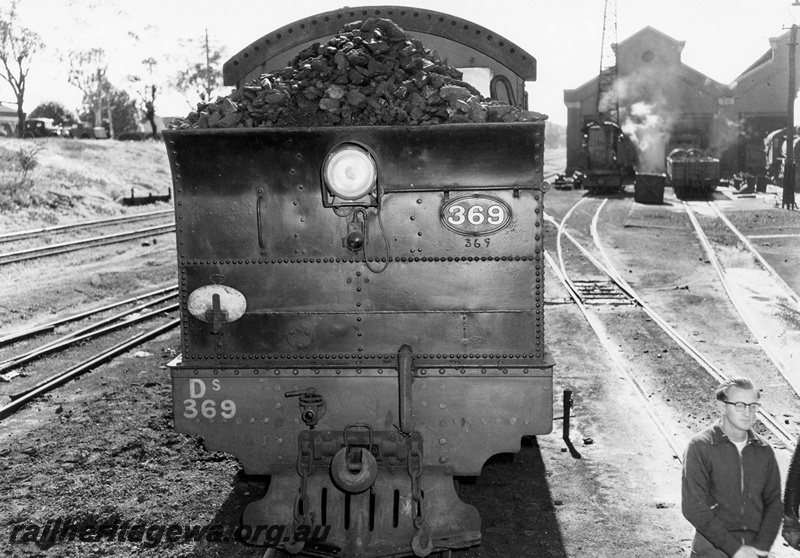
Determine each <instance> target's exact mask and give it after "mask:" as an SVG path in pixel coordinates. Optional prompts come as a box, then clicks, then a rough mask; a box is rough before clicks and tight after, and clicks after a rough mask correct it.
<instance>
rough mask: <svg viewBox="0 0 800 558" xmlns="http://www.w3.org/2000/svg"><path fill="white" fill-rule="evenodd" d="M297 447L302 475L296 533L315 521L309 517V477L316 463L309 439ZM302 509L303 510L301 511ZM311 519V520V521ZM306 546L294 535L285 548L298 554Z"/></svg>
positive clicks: (298, 472)
mask: <svg viewBox="0 0 800 558" xmlns="http://www.w3.org/2000/svg"><path fill="white" fill-rule="evenodd" d="M299 446H300V447H299V448H298V449H297V474H298V475H300V490H299V491H298V492H297V496H296V497H295V499H294V509H293V510H292V514H293V517H294V533H297V528H298V527H300V526H301V525H308V524H310V523H312V522H313V521H314V519H313V517H312V518H309V517H308V516H309V511H308V510H309V506H308V477H309V475H310V474H311V470H312V467H313V465H314V456H313V455H312V453H311V444H310V442H309V441H308V440H302V441H301V442H300V444H299ZM301 510H302V511H301ZM309 519H310V521H309ZM303 546H305V541H297V540H295V538H294V534H293V536H292V540H291V541H290V542H287V543H285V544H284V548H285V549H286V551H287V552H288V553H289V554H297V553H298V552H300V551H301V550H302V549H303Z"/></svg>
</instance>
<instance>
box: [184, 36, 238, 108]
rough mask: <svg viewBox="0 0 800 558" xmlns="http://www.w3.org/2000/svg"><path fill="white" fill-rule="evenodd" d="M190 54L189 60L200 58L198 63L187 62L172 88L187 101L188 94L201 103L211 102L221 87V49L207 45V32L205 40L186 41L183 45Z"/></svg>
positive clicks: (222, 52)
mask: <svg viewBox="0 0 800 558" xmlns="http://www.w3.org/2000/svg"><path fill="white" fill-rule="evenodd" d="M184 46H185V47H186V48H187V50H188V51H190V52H191V54H190V58H189V59H190V60H197V58H202V60H201V61H200V62H187V64H186V66H187V68H186V69H185V70H182V71H180V72H178V74H177V75H176V76H175V79H174V80H173V82H172V86H173V87H174V88H175V89H177V90H178V91H180V92H181V93H183V95H184V96H185V97H186V99H187V101H189V103H190V104H193V103H192V102H191V101H190V100H189V94H190V93H191V94H195V95H197V97H198V98H199V99H200V101H202V102H209V101H211V95H212V94H213V93H214V91H215V90H216V89H219V88H220V87H221V86H222V69H221V68H220V62H221V60H222V58H223V57H224V56H225V54H224V50H223V49H217V48H215V47H212V46H210V45H209V42H208V30H206V34H205V38H204V39H200V40H199V41H198V40H196V39H193V40H190V41H188V42H187V43H186V44H185V45H184Z"/></svg>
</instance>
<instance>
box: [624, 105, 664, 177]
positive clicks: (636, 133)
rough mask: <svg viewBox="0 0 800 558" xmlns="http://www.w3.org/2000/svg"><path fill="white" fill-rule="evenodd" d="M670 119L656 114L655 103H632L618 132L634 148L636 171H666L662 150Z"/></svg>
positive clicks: (662, 114) (661, 112)
mask: <svg viewBox="0 0 800 558" xmlns="http://www.w3.org/2000/svg"><path fill="white" fill-rule="evenodd" d="M673 123H674V117H673V116H672V114H671V113H670V112H668V111H660V110H659V107H658V106H657V105H655V104H650V103H646V102H644V101H639V102H637V103H633V104H632V105H631V106H630V109H628V110H627V111H626V114H625V118H623V119H622V126H621V127H622V131H623V133H624V134H625V135H626V136H628V139H630V140H631V142H633V144H634V145H635V146H636V151H637V153H638V155H639V164H638V168H637V169H636V170H638V171H640V172H649V173H658V172H664V171H665V170H666V151H667V144H668V143H669V138H670V131H671V129H672V125H673Z"/></svg>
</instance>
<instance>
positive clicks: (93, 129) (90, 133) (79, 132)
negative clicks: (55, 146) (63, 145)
mask: <svg viewBox="0 0 800 558" xmlns="http://www.w3.org/2000/svg"><path fill="white" fill-rule="evenodd" d="M69 133H70V137H73V138H78V139H109V138H110V137H111V134H110V133H109V125H108V122H103V125H102V126H92V125H91V124H89V123H88V122H78V123H77V124H73V125H72V127H71V128H70V130H69Z"/></svg>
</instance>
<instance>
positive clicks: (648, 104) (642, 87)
mask: <svg viewBox="0 0 800 558" xmlns="http://www.w3.org/2000/svg"><path fill="white" fill-rule="evenodd" d="M681 83H682V80H681V79H680V77H679V76H678V75H676V74H675V73H673V72H670V71H669V70H668V69H667V68H663V67H659V68H653V67H647V68H642V69H640V70H639V71H637V72H635V73H632V74H627V75H624V76H620V78H619V79H618V80H617V82H616V84H615V86H614V90H613V93H612V95H616V97H617V99H618V102H619V105H620V127H621V128H622V131H623V132H624V133H625V135H626V136H627V137H628V139H630V140H631V142H632V143H633V145H634V146H635V147H636V151H637V154H638V156H639V162H638V165H637V169H636V170H638V171H640V172H651V173H656V172H664V171H665V170H666V156H667V153H666V149H667V145H668V144H669V140H670V136H671V134H672V130H673V126H674V125H675V123H676V122H677V120H678V118H679V117H680V110H679V108H678V102H677V100H678V99H680V84H681ZM604 102H605V101H604Z"/></svg>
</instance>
